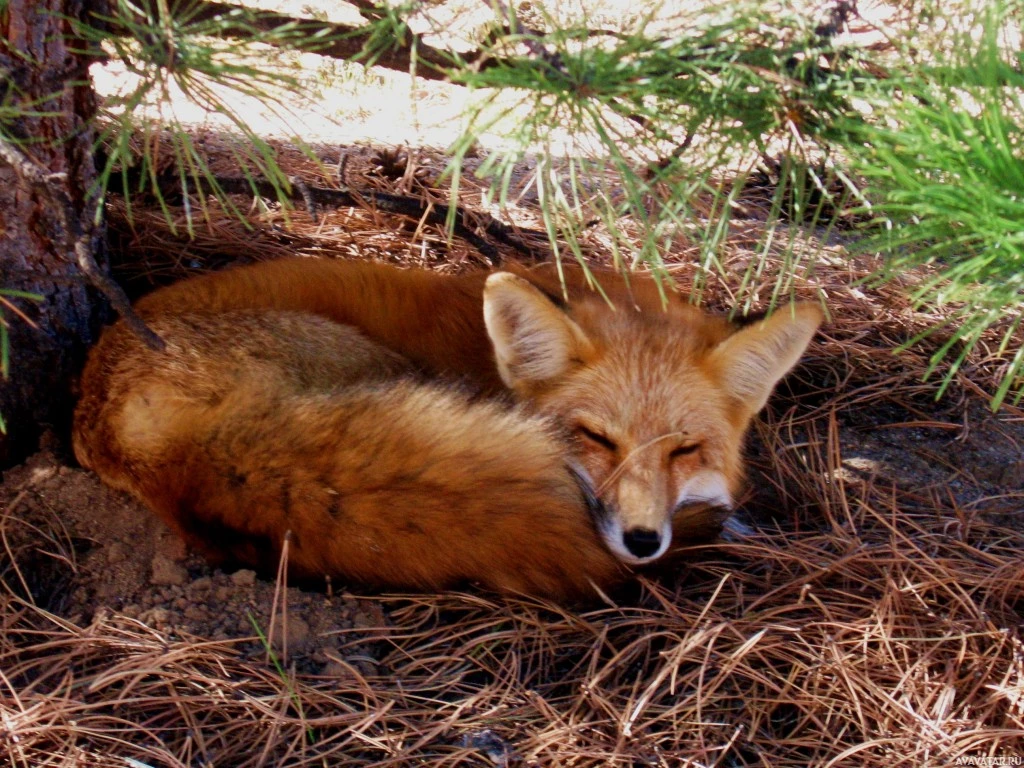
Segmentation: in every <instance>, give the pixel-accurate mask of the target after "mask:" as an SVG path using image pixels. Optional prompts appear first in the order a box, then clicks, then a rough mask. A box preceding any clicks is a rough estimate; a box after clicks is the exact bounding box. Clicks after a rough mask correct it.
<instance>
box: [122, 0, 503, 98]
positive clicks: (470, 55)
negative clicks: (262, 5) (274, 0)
mask: <svg viewBox="0 0 1024 768" xmlns="http://www.w3.org/2000/svg"><path fill="white" fill-rule="evenodd" d="M353 4H354V5H356V6H357V7H358V8H359V9H360V11H361V12H362V13H363V16H364V18H367V19H368V20H369V21H378V20H380V19H381V18H383V17H384V12H383V11H382V9H381V7H380V6H377V5H376V4H374V3H370V2H367V1H366V0H362V1H360V2H355V3H353ZM168 6H169V10H170V12H171V13H172V14H175V13H182V12H187V13H188V15H189V18H190V19H192V20H194V21H210V20H214V19H218V18H224V17H227V16H229V15H237V14H244V18H245V20H246V23H247V24H246V25H247V26H248V27H250V28H251V29H252V32H251V33H247V32H246V31H245V30H243V29H242V28H240V27H239V26H238V25H232V26H231V27H230V29H229V30H228V31H227V32H226V33H225V36H227V37H232V38H235V39H239V40H259V41H261V42H264V41H263V40H262V38H260V35H261V34H266V33H272V32H276V31H280V30H282V29H285V28H288V29H289V31H291V32H292V34H293V37H292V38H290V39H291V43H290V44H291V45H293V46H294V47H295V48H296V49H298V50H308V51H311V52H313V53H318V54H320V55H321V56H328V57H330V58H334V59H343V60H345V61H358V60H359V59H360V57H361V56H362V55H363V54H364V52H365V47H366V44H367V42H369V41H370V39H371V35H372V31H371V30H370V29H368V28H364V27H356V26H349V25H347V24H335V23H332V22H326V21H318V20H315V19H300V18H295V17H293V16H288V15H287V14H284V13H277V12H274V11H262V10H261V11H254V10H252V9H249V8H244V7H242V6H239V5H233V4H231V3H221V2H215V0H200V2H198V3H196V2H194V0H170V2H169V3H168ZM112 31H115V32H116V31H117V30H116V29H114V30H112ZM414 50H415V62H416V64H417V66H416V70H415V71H416V74H417V76H418V77H422V78H424V79H426V80H447V79H448V70H449V69H450V68H451V67H453V66H455V64H456V58H455V55H454V54H452V53H449V52H447V51H444V50H442V49H440V48H435V47H433V46H431V45H428V44H427V43H425V42H424V41H423V39H422V38H421V37H420V36H419V35H415V34H413V33H411V32H407V34H406V36H405V37H404V38H403V39H395V40H394V41H393V44H392V46H391V47H390V48H389V49H388V50H385V51H381V52H379V53H378V55H377V56H376V58H374V60H373V61H372V62H371V63H372V64H374V65H376V66H381V67H386V68H387V69H394V70H398V71H400V72H409V71H410V70H412V65H413V51H414ZM482 58H483V53H482V52H481V51H468V52H466V53H460V54H459V55H458V61H459V62H460V65H470V64H479V65H480V66H483V67H491V66H496V65H497V63H498V62H497V61H493V60H492V61H481V59H482ZM423 65H426V66H423Z"/></svg>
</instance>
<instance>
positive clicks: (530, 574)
mask: <svg viewBox="0 0 1024 768" xmlns="http://www.w3.org/2000/svg"><path fill="white" fill-rule="evenodd" d="M599 280H600V283H601V286H602V288H603V289H604V290H605V292H606V293H607V294H608V296H609V297H610V299H611V300H612V303H613V305H614V306H609V305H608V303H607V302H606V301H605V300H604V299H603V298H601V297H599V296H598V295H597V294H595V293H594V292H593V291H592V290H590V288H589V287H588V285H587V281H586V279H585V277H584V276H583V275H582V273H581V272H579V271H578V270H568V272H567V280H566V284H565V286H566V287H565V293H566V294H567V297H563V288H562V282H561V281H560V278H559V275H558V274H557V272H556V270H555V269H554V268H553V267H550V266H549V267H544V268H541V269H537V270H527V269H525V268H521V267H516V268H514V269H513V270H512V271H506V272H502V273H497V274H494V275H490V276H488V275H487V274H482V273H478V274H469V275H464V276H442V275H439V274H436V273H429V272H420V271H411V270H410V271H403V270H398V269H395V268H393V267H387V266H383V265H379V264H369V263H358V262H342V261H327V260H315V259H288V260H282V261H278V262H267V263H262V264H258V265H253V266H250V267H243V268H238V269H233V270H228V271H225V272H222V273H217V274H213V275H208V276H203V277H199V278H194V279H191V280H187V281H183V282H181V283H179V284H177V285H173V286H170V287H168V288H166V289H162V290H160V291H157V292H155V293H154V294H152V295H150V296H148V297H146V298H144V299H142V300H141V301H140V302H139V303H138V304H137V309H138V311H139V313H140V314H141V315H142V316H143V317H144V318H145V319H146V321H147V322H148V323H149V324H150V326H151V327H152V328H153V330H155V331H156V332H157V333H158V334H160V335H161V336H162V337H163V339H164V340H165V342H166V343H167V349H166V350H165V351H163V352H159V353H157V352H153V351H151V350H149V349H148V348H147V347H145V346H144V345H143V344H142V343H140V342H139V341H138V340H137V339H136V338H135V337H134V336H133V335H132V334H131V332H130V331H129V330H128V329H127V328H126V327H125V326H124V324H123V323H117V324H115V325H114V326H112V327H111V328H109V329H107V331H106V332H105V333H104V334H103V337H102V338H101V340H100V343H99V344H98V345H97V347H96V348H95V349H94V350H93V352H92V354H91V355H90V358H89V361H88V363H87V365H86V368H85V371H84V373H83V377H82V398H81V400H80V402H79V404H78V408H77V411H76V416H75V427H74V445H75V452H76V455H77V456H78V458H79V460H80V461H81V462H82V464H83V465H84V466H87V467H91V468H92V469H94V470H95V471H96V472H97V473H98V474H99V475H100V476H101V477H102V478H103V480H104V481H106V482H107V483H109V484H110V485H112V486H114V487H117V488H121V489H123V490H126V491H128V492H130V493H132V494H134V495H135V496H136V497H138V498H140V499H141V500H142V501H143V502H145V503H146V504H147V505H148V506H150V507H151V508H152V509H154V510H155V511H156V512H157V513H158V514H160V515H161V517H163V519H164V520H166V521H167V522H168V523H169V524H171V525H172V526H174V527H175V528H177V530H179V531H180V532H181V533H182V535H184V536H185V537H186V538H187V539H188V540H189V541H190V542H191V543H192V544H193V545H195V546H197V547H199V548H201V549H202V550H203V551H205V552H206V553H207V554H208V555H209V556H210V557H211V558H212V559H214V560H227V561H234V562H238V563H243V564H248V565H251V566H255V567H261V568H264V569H270V568H272V567H273V566H274V565H276V561H277V557H278V555H279V553H280V551H281V548H282V545H283V542H284V538H285V536H286V534H287V533H288V532H290V534H291V544H290V546H289V563H290V566H291V570H292V572H293V573H294V574H296V575H299V576H310V577H316V576H319V575H322V574H332V575H334V576H340V577H342V578H346V579H351V580H355V581H359V582H363V583H367V584H371V585H376V586H381V587H399V588H404V587H414V588H422V589H442V588H446V587H451V586H455V585H458V584H461V583H465V582H476V583H479V584H482V585H484V586H486V587H489V588H492V589H497V590H503V591H517V592H525V593H531V594H539V595H546V596H550V597H554V598H557V599H567V598H575V597H580V596H584V595H587V594H592V592H593V589H594V587H595V586H596V587H606V586H609V585H611V584H614V583H615V582H617V581H620V580H622V579H623V578H625V577H626V576H627V575H628V573H629V572H630V569H629V567H628V564H638V563H644V562H649V561H652V560H655V559H656V558H657V557H659V556H660V555H661V554H662V553H663V552H664V551H665V549H666V548H667V547H668V544H669V540H670V539H671V540H672V541H674V542H675V543H677V544H678V543H686V542H687V541H691V540H697V539H702V538H706V537H708V536H712V535H714V534H715V533H716V532H717V530H718V529H719V527H720V525H721V523H722V520H723V519H724V517H725V516H726V515H727V511H728V510H727V508H728V507H729V506H730V504H731V498H732V494H733V493H734V492H735V490H736V488H737V485H738V483H739V482H740V479H741V476H742V467H741V462H740V448H741V443H742V439H743V434H744V432H745V430H746V427H747V425H748V422H749V420H750V418H751V417H752V416H753V415H754V413H756V411H757V410H758V409H759V408H760V407H761V405H762V404H763V402H764V399H765V398H766V397H767V396H768V393H769V391H770V390H771V388H772V386H773V385H774V383H775V381H777V379H778V378H779V377H780V376H781V375H783V374H784V373H785V371H786V370H788V369H789V367H790V366H791V365H792V364H793V363H794V362H795V360H796V358H797V357H798V356H799V354H800V353H801V352H802V351H803V348H804V346H805V345H806V343H807V340H808V339H809V337H810V334H811V333H813V330H814V328H816V327H817V324H818V322H819V321H820V313H818V311H817V309H815V308H812V307H808V306H805V305H804V306H797V307H796V308H795V309H794V310H793V312H792V313H790V314H789V315H788V316H787V313H786V312H780V313H777V314H776V315H775V316H773V317H772V318H771V319H769V320H767V321H764V322H763V323H760V324H758V325H756V326H752V327H751V328H746V329H742V330H739V331H737V330H736V329H735V328H734V327H732V326H731V325H730V324H729V323H727V322H725V321H724V320H722V319H720V318H715V317H711V316H708V315H705V314H704V313H701V312H699V311H698V310H696V309H693V308H691V307H689V306H687V305H685V304H684V303H682V302H681V301H679V300H678V299H676V298H672V299H671V300H670V302H669V305H668V307H667V309H666V308H664V307H663V305H662V299H661V294H660V292H659V291H658V290H657V288H656V286H655V285H654V284H653V282H651V281H649V280H645V279H642V278H639V277H637V278H635V279H634V280H632V281H630V282H629V283H627V282H625V281H624V280H622V278H620V277H618V276H614V275H611V274H603V275H600V276H599ZM459 381H461V382H463V385H461V386H460V385H459V384H457V383H455V382H459ZM506 390H507V391H511V392H512V393H513V395H514V397H515V399H517V400H519V401H520V405H517V406H512V405H510V404H508V403H506V402H504V399H503V398H501V397H499V398H498V399H497V400H494V399H492V398H491V397H490V395H494V394H496V393H499V392H502V391H506ZM472 393H479V394H472ZM481 395H484V396H483V397H482V396H481ZM673 529H674V530H673Z"/></svg>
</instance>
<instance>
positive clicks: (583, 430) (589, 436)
mask: <svg viewBox="0 0 1024 768" xmlns="http://www.w3.org/2000/svg"><path fill="white" fill-rule="evenodd" d="M576 431H577V432H578V433H579V434H580V435H581V436H583V438H585V439H586V440H589V441H590V442H592V443H595V444H596V445H599V446H601V447H602V448H604V449H605V450H607V451H617V450H618V449H619V446H617V445H616V444H615V443H614V442H612V441H611V440H609V439H608V438H607V437H605V436H604V435H602V434H601V433H600V432H595V431H594V430H592V429H589V428H587V427H584V426H583V425H582V424H579V425H577V427H576Z"/></svg>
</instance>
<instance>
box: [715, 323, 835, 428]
mask: <svg viewBox="0 0 1024 768" xmlns="http://www.w3.org/2000/svg"><path fill="white" fill-rule="evenodd" d="M821 321H822V313H821V309H820V308H819V307H818V306H816V305H814V304H794V305H793V306H791V307H782V308H780V309H777V310H776V311H775V312H774V313H773V314H772V316H771V317H769V318H768V319H767V320H762V321H760V322H757V323H754V324H753V325H749V326H747V327H745V328H742V329H741V330H739V331H737V332H736V333H734V334H733V335H732V336H730V337H729V338H728V339H726V340H725V341H723V342H722V343H721V344H719V345H718V346H717V347H716V348H715V349H714V351H712V353H711V361H712V365H713V366H714V367H715V368H716V369H717V371H718V375H719V377H720V379H721V382H722V384H723V386H724V387H725V389H726V391H727V392H729V394H731V395H732V396H733V397H735V398H736V399H737V400H740V401H741V402H743V403H745V404H746V405H748V406H749V408H750V412H751V413H752V414H753V413H757V412H758V411H759V410H761V408H763V407H764V404H765V403H766V402H767V401H768V396H769V395H770V394H771V392H772V389H773V388H774V387H775V385H776V384H777V383H778V381H779V379H781V378H782V377H783V376H785V375H786V373H787V372H788V371H789V369H790V368H792V367H793V366H794V365H796V361H797V360H799V359H800V355H802V354H803V353H804V350H805V349H807V344H808V343H809V342H810V340H811V337H812V336H813V335H814V332H815V331H816V330H817V329H818V326H819V325H821Z"/></svg>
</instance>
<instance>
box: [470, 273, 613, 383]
mask: <svg viewBox="0 0 1024 768" xmlns="http://www.w3.org/2000/svg"><path fill="white" fill-rule="evenodd" d="M484 324H485V325H486V326H487V335H488V336H489V337H490V339H491V344H492V345H493V346H494V356H495V358H496V359H497V362H498V372H499V373H500V374H501V379H502V381H504V382H505V384H506V385H508V387H509V388H510V389H512V390H513V391H514V392H516V393H517V394H519V395H520V396H524V397H526V396H529V395H530V394H532V392H533V391H534V390H535V388H536V387H537V386H539V385H542V384H543V383H544V382H546V381H550V380H551V379H554V378H557V377H558V376H561V375H563V374H564V373H566V372H567V371H568V370H569V369H570V368H571V367H572V366H573V365H575V364H577V363H579V362H581V361H582V360H583V359H585V358H586V357H587V356H589V355H590V353H591V352H592V349H593V347H592V345H591V343H590V341H589V340H588V339H587V337H586V334H584V333H583V331H582V330H580V327H579V326H578V325H576V323H574V322H573V321H572V319H571V318H570V317H569V316H568V315H567V314H566V313H565V312H564V311H563V310H562V308H561V307H560V306H558V305H557V304H556V303H555V302H554V301H553V300H552V299H551V298H550V297H548V296H547V295H545V294H544V293H542V292H541V291H540V290H538V289H537V288H536V287H534V286H533V285H531V284H530V283H529V282H528V281H526V280H524V279H523V278H521V277H518V276H516V275H513V274H511V273H509V272H495V273H494V274H493V275H491V276H490V277H488V278H487V283H486V284H485V285H484Z"/></svg>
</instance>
